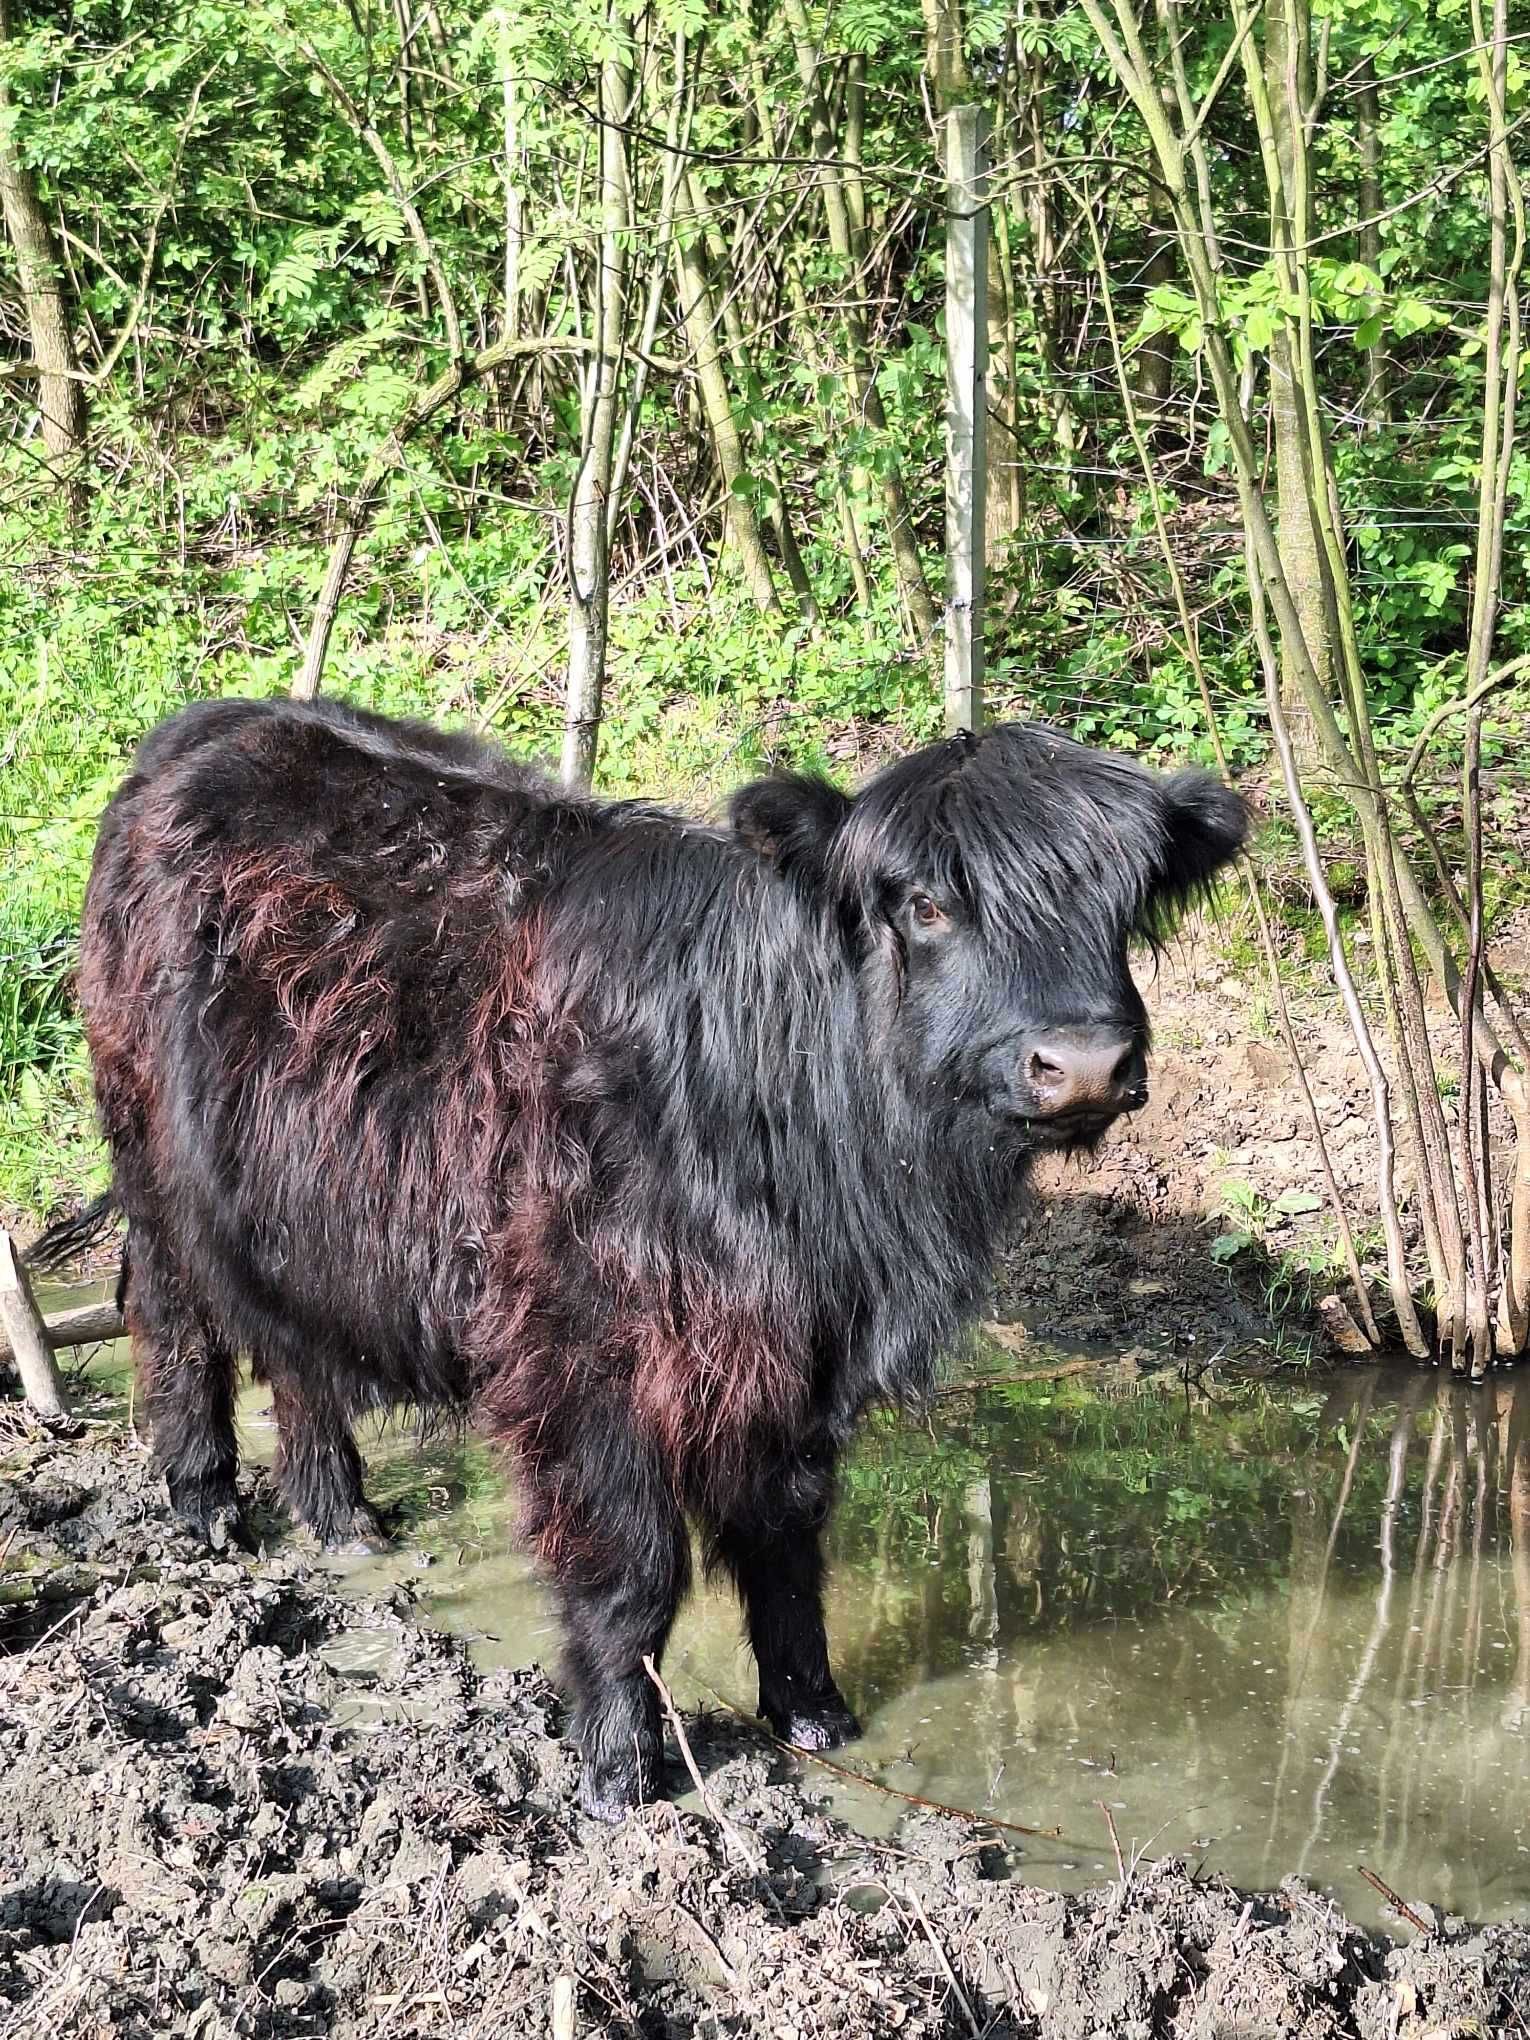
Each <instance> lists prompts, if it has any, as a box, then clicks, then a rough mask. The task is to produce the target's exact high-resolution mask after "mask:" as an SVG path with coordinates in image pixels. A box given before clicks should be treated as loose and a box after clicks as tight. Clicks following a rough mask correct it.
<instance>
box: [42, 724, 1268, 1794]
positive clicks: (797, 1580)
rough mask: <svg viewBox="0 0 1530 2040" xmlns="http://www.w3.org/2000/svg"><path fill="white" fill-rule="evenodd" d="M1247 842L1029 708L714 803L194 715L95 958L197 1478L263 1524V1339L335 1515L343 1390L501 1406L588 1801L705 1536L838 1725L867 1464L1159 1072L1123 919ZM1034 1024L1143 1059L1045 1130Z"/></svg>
mask: <svg viewBox="0 0 1530 2040" xmlns="http://www.w3.org/2000/svg"><path fill="white" fill-rule="evenodd" d="M1242 831H1243V811H1242V808H1241V804H1240V803H1239V802H1238V800H1237V798H1236V796H1235V795H1233V794H1231V793H1229V792H1227V791H1226V790H1225V789H1223V788H1221V787H1220V786H1218V785H1216V784H1215V782H1213V781H1211V780H1209V779H1206V778H1204V777H1203V776H1201V775H1198V774H1181V775H1179V776H1177V777H1175V778H1171V779H1155V778H1154V777H1152V776H1151V775H1149V774H1148V773H1146V772H1143V771H1141V770H1139V769H1138V768H1136V767H1135V766H1133V765H1131V764H1129V763H1128V762H1126V761H1124V760H1122V759H1119V758H1115V757H1110V756H1106V755H1104V754H1101V753H1097V752H1092V751H1088V750H1085V749H1083V748H1082V747H1080V746H1078V745H1075V744H1072V743H1069V742H1068V741H1066V740H1065V739H1062V738H1059V737H1057V736H1055V735H1053V734H1051V733H1049V732H1047V731H1045V730H1042V729H1040V728H1035V727H1029V726H1022V725H1012V726H1008V727H1000V728H996V729H993V730H990V731H988V732H987V733H986V734H985V735H983V736H982V737H981V738H980V739H977V740H972V739H959V740H955V741H952V742H950V743H946V744H940V745H936V746H934V747H932V748H930V749H928V750H925V751H922V752H920V753H918V754H917V755H915V756H913V757H910V758H908V759H906V760H904V761H902V762H900V763H898V764H896V765H893V766H892V767H890V768H889V769H888V770H886V771H885V772H883V773H881V774H880V775H878V776H877V777H876V778H875V779H873V780H872V781H871V782H870V784H869V785H868V786H867V787H866V788H865V790H864V791H863V792H862V793H861V794H860V795H859V797H858V798H856V799H854V800H852V799H849V798H847V797H846V796H844V795H842V794H840V793H839V792H837V791H836V790H834V789H833V788H831V787H829V786H828V785H826V784H823V783H821V782H817V781H812V780H801V779H790V778H788V779H778V780H766V781H761V782H759V783H757V784H756V785H754V786H751V787H748V788H745V789H744V790H743V791H742V792H741V793H740V794H739V795H738V796H737V797H736V799H735V801H734V804H733V810H732V815H731V826H729V827H727V828H715V827H707V826H703V825H702V824H700V823H697V822H694V821H691V820H688V819H686V818H685V817H683V816H681V815H677V814H673V813H669V812H666V811H664V810H662V809H658V808H654V807H651V806H647V805H643V804H639V803H633V802H601V801H596V800H591V799H580V798H573V797H570V796H569V795H567V794H566V793H564V792H563V791H561V790H560V789H558V788H556V787H555V786H553V785H551V784H549V783H548V782H547V781H546V780H545V779H543V778H542V777H541V776H539V775H538V774H536V773H534V772H532V771H530V770H528V769H525V768H523V767H521V766H519V765H517V764H514V763H512V762H511V761H510V760H509V759H507V758H506V757H505V756H504V755H503V754H502V753H500V752H499V751H497V750H495V749H494V748H492V747H491V746H488V745H485V744H479V743H476V742H473V741H471V740H469V739H467V738H465V737H459V736H449V735H443V734H441V733H440V732H437V731H434V730H431V729H428V728H423V727H415V726H409V725H402V724H394V723H389V722H386V721H383V720H382V719H380V718H378V717H375V716H371V715H366V714H362V713H359V712H356V711H352V710H348V709H344V708H340V707H335V706H326V705H318V706H313V707H298V706H294V705H289V704H285V703H277V702H237V701H229V702H219V703H212V704H207V705H203V706H200V707H197V708H194V709H190V710H187V711H186V712H185V713H184V714H182V715H180V716H178V717H176V718H175V719H174V720H173V721H172V722H170V723H167V724H166V725H165V726H164V727H163V728H162V729H160V730H159V731H157V732H156V733H155V734H154V735H153V736H151V737H150V738H149V740H148V741H147V742H146V743H145V744H144V746H143V748H142V750H141V751H140V753H139V755H138V758H137V761H136V763H135V765H134V768H133V771H132V774H131V776H130V778H129V779H128V780H127V782H126V784H125V785H124V787H123V788H122V790H121V792H120V793H119V794H118V796H117V798H116V799H115V801H114V802H113V803H112V806H111V808H110V809H109V811H108V813H107V815H106V817H105V820H104V821H103V823H102V828H101V835H100V841H99V845H98V849H97V853H96V860H95V867H94V871H93V874H92V878H91V883H90V889H89V895H88V899H87V905H86V913H85V923H84V932H83V942H82V955H81V971H80V984H81V993H82V999H83V1004H84V1008H85V1014H86V1023H87V1028H88V1033H89V1039H90V1045H91V1050H92V1053H93V1056H94V1062H95V1071H96V1083H97V1090H98V1095H99V1100H100V1108H101V1114H102V1120H103V1125H104V1129H105V1133H106V1136H107V1139H108V1141H109V1142H110V1146H111V1151H112V1156H113V1162H114V1170H115V1183H114V1194H115V1196H116V1198H117V1200H118V1202H119V1203H120V1205H121V1208H122V1209H123V1211H124V1212H125V1214H126V1217H127V1222H128V1248H127V1269H128V1274H127V1308H128V1312H129V1318H130V1322H131V1325H132V1328H133V1331H134V1333H135V1336H136V1339H137V1342H138V1353H139V1364H140V1367H141V1370H142V1386H143V1392H144V1397H145V1400H146V1403H147V1407H148V1410H149V1413H150V1417H151V1420H152V1424H153V1430H154V1440H155V1449H156V1452H157V1455H158V1458H159V1461H160V1464H161V1465H162V1466H163V1468H164V1471H165V1473H166V1475H167V1477H168V1480H169V1484H170V1490H171V1493H172V1496H173V1498H174V1500H175V1502H176V1504H177V1506H178V1507H179V1508H180V1509H181V1510H182V1511H183V1513H184V1514H185V1515H186V1516H187V1517H188V1518H189V1519H191V1520H192V1521H193V1522H195V1523H197V1524H199V1525H201V1526H202V1527H203V1528H204V1529H206V1530H208V1531H209V1532H211V1533H212V1534H213V1535H214V1536H219V1535H222V1534H226V1533H227V1532H228V1531H229V1530H230V1529H231V1528H232V1527H233V1526H234V1524H235V1522H236V1506H237V1505H236V1495H235V1486H234V1476H235V1465H236V1449H235V1436H234V1418H233V1403H234V1367H235V1356H236V1354H237V1353H238V1352H240V1351H246V1352H248V1354H249V1355H250V1356H251V1359H252V1362H253V1365H254V1369H255V1372H256V1373H257V1375H258V1376H259V1377H260V1378H262V1379H263V1380H265V1381H268V1382H269V1383H270V1385H271V1389H272V1393H273V1400H274V1407H275V1412H276V1417H277V1421H278V1425H279V1429H280V1440H281V1442H280V1452H279V1457H278V1461H277V1474H278V1479H279V1481H280V1484H281V1486H282V1488H283V1490H284V1492H285V1494H286V1496H287V1498H288V1500H289V1502H290V1504H291V1506H292V1508H293V1510H294V1511H295V1513H296V1514H297V1516H298V1517H300V1518H301V1519H302V1521H303V1522H305V1523H306V1524H307V1525H308V1526H309V1527H310V1528H311V1529H312V1530H313V1531H315V1532H316V1533H317V1534H318V1535H319V1536H320V1537H322V1538H324V1539H326V1540H330V1541H335V1540H339V1541H344V1540H346V1539H349V1538H352V1537H355V1536H357V1535H358V1534H366V1533H367V1532H368V1531H370V1530H373V1529H375V1524H374V1522H373V1519H372V1517H371V1515H370V1512H369V1510H368V1508H367V1504H366V1501H365V1497H364V1495H363V1491H362V1468H361V1464H360V1460H359V1458H358V1455H357V1452H356V1448H355V1445H354V1443H353V1441H352V1434H351V1425H352V1420H353V1418H354V1417H355V1415H356V1414H357V1412H358V1411H361V1410H363V1409H367V1408H372V1407H381V1406H384V1405H389V1404H393V1403H397V1402H414V1403H418V1404H426V1405H437V1406H439V1405H446V1406H449V1407H452V1408H455V1409H458V1410H461V1411H464V1412H468V1413H470V1414H471V1415H472V1416H473V1417H474V1418H475V1419H476V1420H477V1421H478V1422H479V1423H481V1424H482V1425H483V1426H484V1427H485V1429H486V1430H487V1431H488V1433H489V1435H490V1436H492V1437H493V1438H495V1439H497V1440H500V1441H502V1442H503V1443H504V1444H505V1445H506V1446H508V1447H509V1448H510V1449H511V1451H512V1453H513V1456H514V1459H515V1462H516V1465H517V1469H518V1473H519V1479H520V1487H521V1493H522V1496H523V1499H524V1506H525V1518H526V1528H527V1533H528V1535H529V1536H530V1538H531V1539H532V1540H533V1542H534V1544H535V1546H536V1548H537V1550H538V1551H539V1552H540V1554H541V1556H542V1558H543V1560H544V1561H545V1562H546V1564H547V1566H548V1568H549V1570H550V1572H551V1574H552V1576H553V1577H554V1579H555V1581H556V1582H557V1585H558V1588H559V1592H560V1595H561V1601H562V1607H563V1613H564V1619H565V1625H566V1630H567V1637H568V1653H569V1662H568V1670H569V1673H570V1675H571V1678H572V1683H573V1686H574V1689H575V1693H576V1696H577V1702H578V1711H577V1715H576V1723H575V1726H576V1733H577V1735H578V1737H579V1739H580V1742H581V1746H582V1749H583V1753H584V1759H585V1764H584V1787H583V1790H584V1795H585V1800H586V1804H587V1805H588V1806H589V1807H590V1808H591V1810H593V1811H596V1812H601V1813H605V1814H607V1815H612V1814H615V1813H618V1812H620V1811H621V1809H622V1808H623V1807H625V1806H626V1805H628V1804H630V1803H632V1802H633V1801H634V1800H636V1799H638V1798H640V1797H642V1796H644V1795H645V1794H647V1793H649V1792H651V1791H652V1789H653V1788H654V1784H655V1779H656V1774H657V1765H658V1756H659V1722H658V1716H657V1713H656V1710H655V1706H654V1697H655V1696H654V1694H653V1692H652V1690H651V1688H650V1685H649V1682H648V1681H647V1679H646V1678H645V1676H644V1674H643V1672H642V1669H641V1660H642V1658H643V1656H644V1654H645V1653H652V1654H653V1655H654V1656H655V1657H657V1656H658V1654H659V1653H660V1651H661V1650H662V1648H663V1645H664V1641H665V1637H666V1634H667V1632H668V1629H669V1626H670V1622H671V1619H672V1617H673V1614H674V1611H675V1608H676V1605H677V1603H678V1601H679V1599H680V1597H681V1595H682V1594H683V1592H684V1590H685V1586H686V1583H687V1577H688V1568H689V1543H688V1537H687V1519H688V1518H689V1519H690V1520H691V1521H693V1522H694V1523H695V1524H696V1525H697V1526H698V1527H699V1529H700V1531H701V1533H702V1535H703V1538H704V1540H705V1543H706V1547H707V1549H708V1551H709V1554H710V1555H711V1556H712V1557H713V1558H714V1559H715V1560H716V1561H717V1562H718V1563H720V1564H722V1565H723V1566H725V1567H727V1568H728V1569H729V1571H730V1572H731V1573H732V1574H733V1576H734V1577H735V1579H736V1581H737V1583H738V1586H739V1588H740V1591H741V1594H742V1597H743V1600H744V1604H745V1607H746V1611H747V1617H748V1625H749V1632H750V1637H751V1641H752V1643H753V1646H754V1649H755V1653H756V1656H757V1658H758V1661H759V1671H760V1702H761V1708H762V1711H763V1712H764V1713H765V1714H766V1715H767V1716H768V1717H769V1719H770V1720H771V1721H772V1722H773V1723H774V1725H775V1726H776V1728H777V1729H778V1730H779V1731H781V1732H782V1733H783V1734H785V1735H787V1736H789V1737H791V1738H793V1739H796V1740H799V1741H807V1742H810V1743H819V1744H826V1743H828V1742H831V1741H833V1740H836V1739H838V1738H840V1737H842V1736H844V1735H845V1734H847V1733H850V1732H852V1731H853V1728H854V1723H853V1720H852V1718H851V1716H850V1715H849V1713H848V1711H847V1710H846V1708H845V1704H844V1702H843V1700H842V1699H841V1697H840V1695H839V1693H838V1691H837V1689H836V1687H835V1685H834V1681H833V1679H832V1677H831V1675H830V1671H829V1664H828V1658H827V1654H826V1647H825V1642H824V1633H823V1621H822V1612H821V1595H820V1573H821V1559H820V1536H819V1533H820V1531H821V1529H822V1526H823V1523H824V1520H825V1517H826V1515H827V1512H828V1508H829V1502H830V1495H831V1489H832V1484H833V1475H834V1464H835V1458H836V1455H837V1454H838V1452H839V1451H840V1449H841V1448H842V1447H843V1445H844V1443H845V1441H846V1439H847V1438H848V1436H849V1434H850V1431H851V1428H852V1426H853V1424H854V1422H855V1419H856V1417H857V1415H858V1414H859V1413H860V1412H861V1411H862V1410H863V1409H864V1408H865V1407H866V1406H867V1404H868V1403H870V1402H872V1401H874V1400H877V1399H884V1400H902V1399H908V1398H914V1397H917V1396H919V1395H920V1394H921V1393H923V1392H924V1391H925V1390H926V1389H927V1388H928V1386H929V1384H930V1380H931V1372H932V1368H933V1366H934V1363H935V1360H936V1358H937V1356H938V1354H939V1353H940V1351H941V1349H942V1348H943V1347H946V1346H947V1345H948V1344H949V1343H950V1341H951V1340H952V1338H953V1336H954V1335H955V1334H956V1333H957V1331H958V1330H959V1328H960V1327H961V1326H962V1325H963V1323H964V1321H966V1320H968V1319H970V1318H971V1316H972V1315H973V1313H974V1311H975V1309H976V1307H977V1304H978V1300H979V1297H980V1294H981V1292H982V1290H983V1287H984V1284H985V1281H986V1279H987V1274H988V1269H989V1263H990V1257H991V1254H992V1251H993V1249H994V1246H995V1244H996V1241H997V1239H998V1237H999V1233H1000V1230H1001V1227H1002V1225H1003V1223H1004V1220H1005V1217H1006V1214H1007V1213H1008V1212H1009V1211H1010V1210H1011V1208H1012V1206H1013V1203H1014V1200H1015V1196H1016V1193H1017V1191H1018V1189H1019V1187H1020V1184H1021V1181H1022V1178H1023V1176H1024V1173H1025V1169H1026V1166H1027V1163H1028V1160H1029V1158H1030V1157H1031V1156H1032V1155H1033V1154H1034V1153H1035V1151H1036V1150H1037V1149H1038V1147H1041V1146H1045V1145H1048V1144H1063V1143H1066V1142H1079V1141H1087V1140H1089V1139H1090V1138H1092V1137H1093V1136H1094V1135H1095V1134H1096V1133H1098V1131H1099V1130H1100V1128H1101V1127H1102V1126H1103V1125H1104V1123H1106V1121H1107V1120H1108V1118H1109V1117H1110V1116H1112V1115H1113V1112H1114V1111H1115V1110H1117V1109H1119V1108H1120V1106H1121V1105H1122V1104H1130V1103H1132V1102H1134V1101H1135V1100H1136V1099H1137V1098H1138V1097H1139V1096H1140V1093H1141V1071H1142V1055H1143V1052H1144V1050H1145V1047H1146V1021H1145V1017H1144V1013H1143V1008H1142V1005H1141V1001H1140V999H1139V998H1138V996H1137V993H1136V990H1135V988H1134V986H1133V985H1132V982H1131V978H1130V974H1129V971H1128V968H1127V944H1128V940H1129V938H1130V937H1131V936H1132V935H1133V934H1134V933H1141V932H1144V931H1149V932H1150V931H1151V930H1152V928H1153V927H1154V926H1155V925H1156V924H1157V922H1158V920H1159V917H1160V916H1161V915H1162V913H1163V912H1164V911H1165V910H1166V909H1167V908H1171V907H1172V906H1173V905H1175V904H1176V903H1177V902H1179V901H1180V900H1181V899H1183V897H1184V896H1185V895H1186V894H1187V893H1189V892H1191V891H1193V890H1194V889H1195V888H1197V887H1198V886H1200V885H1201V884H1203V883H1204V882H1205V881H1206V879H1207V878H1208V877H1209V876H1210V874H1211V873H1212V872H1213V871H1214V870H1215V869H1216V868H1217V867H1218V866H1219V865H1220V864H1221V863H1223V862H1224V861H1225V860H1226V859H1227V858H1228V857H1229V856H1230V855H1231V854H1232V852H1233V851H1234V849H1235V848H1236V846H1237V844H1238V842H1239V841H1240V839H1241V836H1242ZM1053 1038H1055V1039H1057V1040H1060V1041H1085V1042H1093V1043H1096V1044H1097V1043H1098V1042H1099V1041H1101V1040H1103V1041H1104V1042H1105V1043H1106V1047H1107V1050H1108V1055H1109V1056H1112V1057H1114V1056H1117V1053H1118V1051H1119V1060H1118V1064H1117V1066H1116V1070H1115V1075H1114V1078H1113V1079H1112V1081H1113V1082H1114V1083H1115V1086H1116V1088H1115V1089H1114V1090H1113V1091H1111V1093H1110V1097H1109V1100H1108V1101H1107V1102H1106V1103H1104V1104H1100V1103H1099V1102H1098V1101H1095V1103H1094V1104H1092V1105H1090V1107H1089V1109H1088V1110H1086V1111H1084V1112H1083V1114H1082V1116H1080V1115H1079V1113H1077V1112H1074V1113H1072V1114H1069V1113H1066V1112H1065V1113H1063V1114H1061V1115H1060V1116H1059V1117H1058V1119H1057V1123H1056V1125H1055V1126H1054V1125H1052V1124H1051V1122H1050V1120H1049V1115H1048V1113H1047V1111H1046V1110H1045V1109H1043V1106H1044V1101H1043V1100H1042V1099H1041V1096H1040V1093H1039V1091H1038V1090H1037V1088H1036V1084H1035V1083H1033V1082H1032V1081H1031V1078H1030V1077H1029V1076H1028V1075H1027V1072H1028V1071H1030V1072H1032V1073H1033V1074H1034V1071H1035V1070H1036V1069H1039V1068H1041V1067H1043V1064H1042V1063H1041V1062H1040V1061H1037V1060H1036V1059H1035V1058H1032V1059H1031V1060H1030V1061H1028V1060H1027V1058H1028V1056H1029V1055H1030V1051H1031V1049H1032V1047H1033V1045H1034V1044H1036V1043H1038V1042H1039V1043H1041V1044H1042V1047H1043V1048H1045V1046H1046V1043H1047V1042H1048V1041H1049V1040H1051V1039H1053ZM1038 1081H1039V1080H1038ZM1086 1102H1087V1101H1086Z"/></svg>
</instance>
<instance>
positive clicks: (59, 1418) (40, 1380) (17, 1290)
mask: <svg viewBox="0 0 1530 2040" xmlns="http://www.w3.org/2000/svg"><path fill="white" fill-rule="evenodd" d="M0 1326H3V1328H4V1330H5V1334H6V1338H7V1341H8V1343H9V1349H10V1357H11V1359H12V1360H13V1361H14V1363H15V1367H16V1372H17V1373H18V1374H19V1375H20V1377H21V1392H22V1394H23V1395H24V1396H25V1397H26V1399H27V1401H28V1402H29V1403H30V1404H31V1406H32V1408H33V1409H34V1410H35V1411H36V1413H37V1415H38V1416H39V1417H41V1418H42V1420H43V1422H44V1423H45V1424H53V1423H67V1422H68V1420H69V1404H68V1400H67V1398H66V1397H65V1394H64V1382H63V1377H62V1376H61V1375H60V1373H59V1371H58V1363H57V1362H56V1361H55V1359H54V1358H53V1348H52V1346H51V1345H50V1344H49V1342H48V1337H47V1331H46V1328H45V1326H44V1324H43V1319H42V1313H41V1311H39V1309H38V1308H37V1303H36V1299H35V1298H34V1297H33V1295H32V1285H31V1284H30V1283H29V1282H28V1280H27V1275H26V1270H25V1269H24V1268H23V1267H22V1265H21V1258H20V1256H19V1255H18V1254H17V1252H16V1243H15V1241H14V1240H13V1239H12V1238H11V1236H10V1234H9V1233H8V1232H0Z"/></svg>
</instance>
